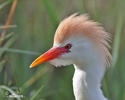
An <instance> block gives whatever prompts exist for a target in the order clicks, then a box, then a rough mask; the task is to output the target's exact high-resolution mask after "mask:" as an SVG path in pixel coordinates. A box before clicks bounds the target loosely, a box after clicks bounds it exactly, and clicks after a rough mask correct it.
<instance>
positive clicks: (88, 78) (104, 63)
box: [30, 13, 112, 100]
mask: <svg viewBox="0 0 125 100" xmlns="http://www.w3.org/2000/svg"><path fill="white" fill-rule="evenodd" d="M110 42H111V34H110V33H108V32H107V31H106V30H105V29H104V27H103V26H102V25H101V24H100V23H99V22H96V21H94V20H91V19H90V17H89V15H88V14H78V13H74V14H71V15H70V16H69V17H66V18H64V19H63V20H62V21H61V22H60V23H59V25H58V27H57V30H56V32H55V35H54V42H53V46H52V48H51V49H49V50H48V51H47V52H45V53H44V54H42V55H40V56H39V57H38V58H37V59H36V60H34V61H33V62H32V64H31V65H30V68H33V67H35V66H37V65H39V64H41V63H43V62H47V61H48V62H50V63H51V64H53V65H55V66H56V67H59V66H66V65H73V66H74V69H75V70H74V75H73V79H72V80H73V93H74V96H75V100H107V98H106V97H105V96H104V94H103V91H102V90H101V81H102V79H103V77H104V74H105V71H106V69H107V67H108V66H110V64H111V60H112V56H111V53H110V48H111V46H110Z"/></svg>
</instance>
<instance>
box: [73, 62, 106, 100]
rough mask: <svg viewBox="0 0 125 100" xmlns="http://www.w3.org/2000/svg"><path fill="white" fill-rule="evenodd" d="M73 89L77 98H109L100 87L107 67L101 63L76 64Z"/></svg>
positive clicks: (99, 99) (97, 99)
mask: <svg viewBox="0 0 125 100" xmlns="http://www.w3.org/2000/svg"><path fill="white" fill-rule="evenodd" d="M74 67H75V73H74V77H73V90H74V95H75V99H76V100H107V99H106V98H105V97H104V96H103V93H102V91H101V89H100V87H101V80H102V78H103V76H104V72H105V67H104V66H102V65H101V63H100V64H98V65H97V64H92V66H90V65H89V66H83V65H82V64H77V65H76V64H74Z"/></svg>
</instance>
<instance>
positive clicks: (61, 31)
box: [54, 13, 112, 66]
mask: <svg viewBox="0 0 125 100" xmlns="http://www.w3.org/2000/svg"><path fill="white" fill-rule="evenodd" d="M75 35H81V36H86V37H88V38H90V39H91V40H93V41H94V42H95V43H96V44H98V45H99V46H100V47H101V49H102V50H103V51H104V54H105V60H106V65H107V66H109V64H110V61H111V58H112V57H111V54H110V52H109V50H108V48H110V45H109V43H108V42H109V41H111V35H110V34H109V33H107V32H106V31H105V30H104V28H103V27H102V26H100V25H99V23H97V22H94V21H92V20H89V17H88V15H87V14H84V15H80V16H77V14H76V13H75V14H73V15H71V16H69V17H68V18H66V19H64V20H63V21H61V23H60V24H59V26H58V28H57V30H56V33H55V37H54V42H55V43H62V42H64V41H65V40H66V39H68V38H69V37H70V36H75Z"/></svg>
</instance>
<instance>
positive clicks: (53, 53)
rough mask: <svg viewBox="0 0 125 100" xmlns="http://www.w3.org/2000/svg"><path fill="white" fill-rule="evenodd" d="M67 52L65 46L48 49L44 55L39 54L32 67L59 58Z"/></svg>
mask: <svg viewBox="0 0 125 100" xmlns="http://www.w3.org/2000/svg"><path fill="white" fill-rule="evenodd" d="M65 52H67V50H66V49H65V48H64V47H61V48H59V47H54V48H51V49H50V50H48V51H47V52H46V53H44V54H43V55H41V56H39V57H38V58H37V59H36V60H35V61H34V62H33V63H32V64H31V65H30V68H33V67H35V66H37V65H39V64H41V63H43V62H47V61H50V60H53V59H55V58H58V57H59V56H60V55H61V54H63V53H65Z"/></svg>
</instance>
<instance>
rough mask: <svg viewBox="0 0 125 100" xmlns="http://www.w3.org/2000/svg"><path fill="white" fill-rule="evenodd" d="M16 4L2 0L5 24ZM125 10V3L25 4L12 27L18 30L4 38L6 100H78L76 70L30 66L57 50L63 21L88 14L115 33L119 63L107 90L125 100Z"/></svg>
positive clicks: (1, 78) (0, 96)
mask: <svg viewBox="0 0 125 100" xmlns="http://www.w3.org/2000/svg"><path fill="white" fill-rule="evenodd" d="M13 1H14V0H6V1H4V0H2V1H1V2H0V3H1V4H0V18H2V19H0V21H1V22H0V25H1V26H4V24H5V21H6V20H7V19H6V18H7V16H8V14H9V13H8V8H10V6H11V4H12V2H13ZM124 9H125V0H117V1H116V0H93V1H92V0H77V1H76V0H53V1H52V0H19V2H18V4H17V8H16V11H15V13H14V17H13V19H12V23H11V24H12V25H16V26H17V27H14V28H10V29H9V31H8V32H7V34H6V37H5V38H4V39H3V38H2V39H1V38H0V41H2V42H3V45H2V46H0V87H2V88H1V89H0V100H15V99H12V98H8V96H7V95H8V94H11V92H14V93H16V95H23V96H24V97H23V98H17V100H19V99H21V100H74V96H73V91H72V76H73V72H74V68H73V66H68V67H62V68H54V67H53V66H52V65H50V64H41V65H39V66H38V67H36V68H33V69H30V68H29V65H30V64H31V62H32V61H33V60H34V59H35V58H36V57H37V56H39V53H41V54H42V53H44V52H45V51H46V50H48V49H49V48H50V47H51V46H52V42H53V36H54V32H55V29H56V27H57V25H58V23H59V21H61V20H62V19H63V18H64V17H66V16H68V15H70V14H72V13H75V12H78V13H88V14H89V15H90V18H92V19H94V20H96V21H99V22H100V23H101V24H102V25H103V26H104V27H105V29H106V30H107V31H108V32H110V33H111V34H112V38H113V39H112V43H111V45H112V48H113V49H112V50H111V52H112V55H113V62H112V67H110V68H108V69H107V72H106V74H105V78H104V80H103V87H102V88H103V91H104V94H105V96H106V97H108V99H109V100H125V86H124V85H125V44H124V43H125V29H124V27H125V26H124V25H125V13H124ZM3 16H5V17H3ZM0 33H2V29H0ZM9 91H11V92H9Z"/></svg>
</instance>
